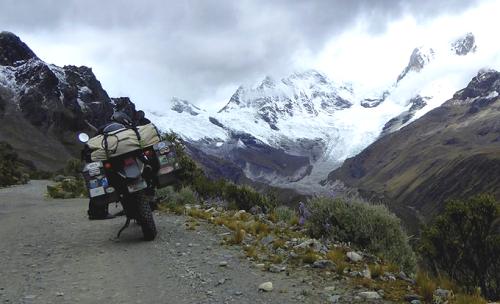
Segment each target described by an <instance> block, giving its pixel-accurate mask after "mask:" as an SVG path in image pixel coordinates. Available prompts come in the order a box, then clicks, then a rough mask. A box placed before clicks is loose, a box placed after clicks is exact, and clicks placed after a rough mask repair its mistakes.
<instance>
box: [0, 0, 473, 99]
mask: <svg viewBox="0 0 500 304" xmlns="http://www.w3.org/2000/svg"><path fill="white" fill-rule="evenodd" d="M477 3H478V1H471V0H442V1H438V2H436V1H434V0H419V1H403V0H385V1H373V0H358V1H343V0H334V1H332V0H318V1H301V0H275V1H266V0H239V1H233V0H185V1H173V0H169V1H160V0H157V1H153V0H145V1H136V0H121V1H118V0H115V1H98V0H88V1H80V0H38V1H26V0H25V1H23V0H3V4H2V10H1V11H0V20H1V23H0V26H1V27H2V28H3V29H7V30H11V31H13V32H15V33H17V34H18V35H20V36H21V38H22V39H23V40H25V41H26V42H27V43H28V44H29V45H30V46H31V47H32V48H33V49H34V51H35V52H36V53H37V54H38V55H39V56H40V57H42V58H43V59H45V60H46V61H48V62H54V63H57V64H59V65H63V64H82V65H83V64H85V65H89V66H92V67H93V68H94V71H95V72H96V74H97V76H98V78H99V79H101V80H102V82H103V85H104V87H105V88H106V89H107V90H108V91H109V93H110V94H111V95H130V96H131V97H132V98H134V100H136V101H137V102H138V103H139V104H141V105H144V106H146V107H153V108H161V107H162V106H163V105H164V104H165V101H166V100H168V99H169V98H170V97H171V96H179V97H182V98H186V99H189V100H192V101H193V102H195V103H198V104H200V103H204V105H206V106H210V105H211V104H209V102H208V100H211V101H212V102H213V103H215V104H216V105H218V104H219V103H222V102H224V101H225V100H224V99H227V98H228V97H229V96H227V92H230V91H232V90H234V89H235V88H236V87H237V86H238V85H239V84H240V83H245V82H253V81H255V80H256V79H257V78H259V77H262V76H264V75H266V74H271V75H275V74H278V75H284V74H286V73H288V72H290V71H291V70H293V69H296V68H297V67H299V66H301V65H304V63H305V62H307V60H306V59H305V58H303V57H304V56H305V55H306V54H307V55H308V56H312V57H314V56H316V55H317V54H319V53H320V52H321V51H322V50H323V49H324V48H325V46H327V45H328V43H329V41H331V40H332V39H333V38H335V37H337V36H338V35H340V34H341V33H343V32H345V31H346V29H349V28H350V27H352V26H355V25H357V24H359V23H360V22H362V23H363V24H364V25H365V28H366V29H368V31H367V33H368V34H369V35H378V34H380V33H383V32H384V31H385V30H386V29H387V26H388V24H390V23H391V22H392V21H394V20H398V19H399V18H400V17H402V16H406V15H411V16H412V17H413V18H414V19H415V20H416V22H424V21H426V20H430V19H432V18H435V17H436V16H441V15H447V14H455V13H459V12H462V11H464V10H466V9H468V8H470V7H473V6H475V5H476V4H477Z"/></svg>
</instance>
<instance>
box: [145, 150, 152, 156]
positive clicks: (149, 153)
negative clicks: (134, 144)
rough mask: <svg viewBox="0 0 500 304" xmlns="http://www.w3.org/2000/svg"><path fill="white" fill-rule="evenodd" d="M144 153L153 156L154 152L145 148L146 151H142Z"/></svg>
mask: <svg viewBox="0 0 500 304" xmlns="http://www.w3.org/2000/svg"><path fill="white" fill-rule="evenodd" d="M144 155H146V156H147V157H153V156H154V152H153V150H146V151H144Z"/></svg>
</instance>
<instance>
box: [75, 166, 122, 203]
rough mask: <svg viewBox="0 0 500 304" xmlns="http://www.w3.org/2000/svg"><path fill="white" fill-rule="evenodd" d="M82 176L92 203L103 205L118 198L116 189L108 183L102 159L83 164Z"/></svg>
mask: <svg viewBox="0 0 500 304" xmlns="http://www.w3.org/2000/svg"><path fill="white" fill-rule="evenodd" d="M83 178H84V179H85V184H86V185H87V189H88V190H89V197H90V199H91V200H92V201H93V202H94V204H96V205H99V206H105V205H107V204H109V203H112V202H117V201H118V200H119V199H120V197H119V195H118V191H116V189H115V188H114V187H112V186H111V185H110V184H109V180H108V178H107V177H106V172H104V167H103V163H102V161H96V162H91V163H87V164H85V166H84V167H83Z"/></svg>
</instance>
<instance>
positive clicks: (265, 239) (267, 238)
mask: <svg viewBox="0 0 500 304" xmlns="http://www.w3.org/2000/svg"><path fill="white" fill-rule="evenodd" d="M273 241H274V237H273V236H272V235H268V236H265V237H263V238H262V240H260V243H261V244H262V245H264V246H267V245H269V244H271V243H272V242H273Z"/></svg>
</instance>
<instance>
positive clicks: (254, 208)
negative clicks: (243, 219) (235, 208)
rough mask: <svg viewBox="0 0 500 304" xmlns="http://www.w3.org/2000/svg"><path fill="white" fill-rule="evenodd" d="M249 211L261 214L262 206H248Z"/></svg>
mask: <svg viewBox="0 0 500 304" xmlns="http://www.w3.org/2000/svg"><path fill="white" fill-rule="evenodd" d="M250 213H251V214H253V215H257V214H262V208H261V207H260V206H257V205H256V206H253V207H252V208H250Z"/></svg>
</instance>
